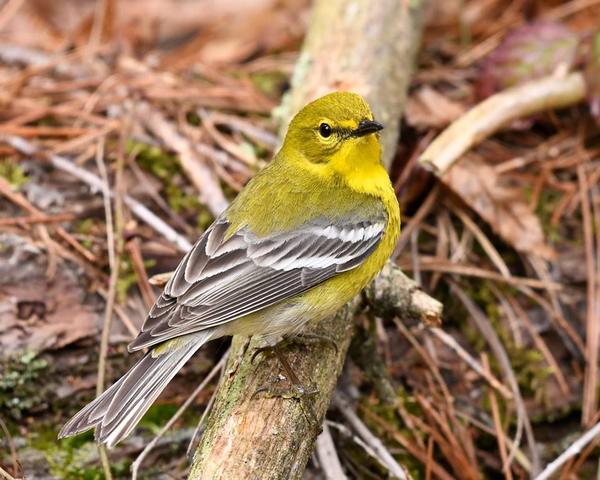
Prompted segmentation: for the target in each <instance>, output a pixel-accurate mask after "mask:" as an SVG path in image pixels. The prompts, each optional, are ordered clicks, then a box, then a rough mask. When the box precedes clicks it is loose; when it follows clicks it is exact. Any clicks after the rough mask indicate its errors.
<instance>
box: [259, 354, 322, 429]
mask: <svg viewBox="0 0 600 480" xmlns="http://www.w3.org/2000/svg"><path fill="white" fill-rule="evenodd" d="M257 350H259V351H258V352H254V355H253V357H252V360H254V358H255V356H256V355H257V354H258V353H261V352H265V351H268V352H269V353H272V354H274V355H275V356H276V357H277V360H278V361H279V363H280V364H281V366H282V367H283V370H284V372H285V374H286V375H287V379H286V378H285V377H284V376H283V375H278V377H277V380H275V381H273V382H269V383H268V384H266V385H263V386H261V387H259V388H257V389H256V391H255V392H254V393H253V394H252V397H254V396H255V395H258V394H259V393H264V394H265V395H266V396H267V397H269V398H274V397H281V398H287V399H296V400H298V401H299V402H300V408H301V409H302V414H303V415H304V417H305V418H306V420H307V421H308V422H309V423H310V424H312V425H318V423H319V422H318V420H317V415H316V414H315V412H314V411H313V409H312V408H311V406H310V405H307V404H306V403H305V402H304V400H305V399H306V398H305V397H308V396H311V395H315V394H317V393H318V392H319V390H318V389H317V388H316V387H312V388H311V389H307V388H306V387H304V385H302V383H301V382H300V379H299V378H298V376H297V375H296V373H295V372H294V370H293V369H292V366H291V365H290V363H289V362H288V359H287V358H286V357H285V355H284V354H283V353H282V352H281V350H280V344H277V345H274V346H271V347H263V348H261V349H257ZM282 380H288V381H289V383H290V384H291V386H287V385H286V386H284V385H281V384H279V382H281V381H282Z"/></svg>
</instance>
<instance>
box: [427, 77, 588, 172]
mask: <svg viewBox="0 0 600 480" xmlns="http://www.w3.org/2000/svg"><path fill="white" fill-rule="evenodd" d="M584 99H585V81H584V79H583V75H582V74H581V72H574V73H570V74H568V75H566V76H559V75H553V76H550V77H545V78H541V79H538V80H532V81H531V82H528V83H525V84H523V85H518V86H516V87H512V88H509V89H507V90H503V91H501V92H499V93H497V94H495V95H492V96H491V97H488V98H486V99H485V100H484V101H483V102H481V103H479V104H477V105H476V106H475V107H473V108H472V109H471V110H469V111H468V112H467V113H465V114H464V115H463V116H462V117H460V118H459V119H457V120H456V121H455V122H454V123H452V124H451V125H450V126H449V127H448V128H446V130H444V131H443V132H442V133H440V134H439V135H438V136H437V138H436V139H435V140H434V141H433V142H431V145H429V146H428V147H427V149H426V150H425V151H424V152H423V154H422V155H421V157H420V158H419V162H420V163H421V165H423V166H424V167H426V168H429V169H430V170H431V171H432V172H433V173H434V174H435V175H437V176H438V177H442V176H443V175H444V173H446V172H447V171H448V169H449V168H450V167H451V166H452V165H453V164H454V162H456V161H457V160H458V159H459V158H460V157H462V156H463V155H464V154H465V153H466V152H467V151H468V150H469V149H470V148H472V147H473V146H475V145H477V144H478V143H480V142H482V141H483V140H485V139H486V138H488V137H489V136H491V135H493V134H494V133H496V132H497V131H498V130H500V129H501V128H502V127H505V126H506V125H508V124H510V122H513V121H515V120H517V119H519V118H523V117H527V116H529V115H533V114H535V113H540V112H544V111H547V110H552V109H555V108H565V107H569V106H571V105H576V104H578V103H579V102H581V101H582V100H584Z"/></svg>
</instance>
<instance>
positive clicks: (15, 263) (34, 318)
mask: <svg viewBox="0 0 600 480" xmlns="http://www.w3.org/2000/svg"><path fill="white" fill-rule="evenodd" d="M0 247H1V248H0V352H2V354H10V353H12V352H17V351H25V350H28V351H35V352H39V351H42V350H47V349H55V348H61V347H64V346H65V345H68V344H70V343H73V342H75V341H77V340H79V339H81V338H84V337H88V336H91V335H95V334H96V332H97V331H98V325H99V324H100V317H99V315H98V313H97V312H96V311H95V309H94V308H93V307H91V306H90V305H89V303H86V302H85V300H86V297H87V292H86V291H85V290H84V288H83V285H82V281H81V272H79V271H78V269H77V268H76V267H74V266H72V265H69V264H67V263H65V262H63V263H61V264H60V266H59V268H58V270H57V272H56V275H55V276H54V277H53V278H52V279H48V278H47V276H46V255H45V254H44V252H42V251H41V250H39V249H38V248H37V247H35V246H34V245H33V244H31V243H29V242H28V241H27V240H25V239H23V238H21V237H18V236H16V235H2V236H0Z"/></svg>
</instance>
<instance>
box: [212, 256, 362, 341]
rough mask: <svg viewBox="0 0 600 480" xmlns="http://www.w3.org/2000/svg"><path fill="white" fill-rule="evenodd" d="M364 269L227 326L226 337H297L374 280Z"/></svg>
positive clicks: (332, 280) (326, 282)
mask: <svg viewBox="0 0 600 480" xmlns="http://www.w3.org/2000/svg"><path fill="white" fill-rule="evenodd" d="M360 270H361V268H360V267H359V268H358V269H356V270H352V271H350V272H346V273H344V274H342V275H339V276H337V277H334V278H332V279H330V280H327V281H325V282H323V283H322V284H320V285H318V286H317V287H315V288H312V289H310V290H308V291H306V292H304V293H301V294H299V295H296V296H294V297H291V298H289V299H286V300H283V301H282V302H279V303H277V304H275V305H272V306H270V307H267V308H265V309H263V310H259V311H258V312H254V313H252V314H250V315H246V316H245V317H242V318H240V319H238V320H236V321H234V322H231V324H229V325H227V327H226V328H227V331H226V332H224V333H223V334H224V335H248V336H251V335H260V336H278V335H286V334H287V335H290V334H294V333H298V332H299V331H300V330H301V329H302V327H303V326H304V325H305V324H306V323H308V322H318V321H319V320H322V319H323V318H326V317H328V316H329V315H333V314H334V313H335V312H337V311H338V310H339V309H340V308H342V307H343V306H344V305H345V304H346V303H348V302H349V301H350V300H352V298H354V297H355V296H356V295H357V294H358V293H359V292H360V291H361V289H362V288H363V287H364V286H365V285H366V284H367V283H368V282H369V281H370V280H371V276H372V275H368V274H367V273H366V272H365V274H361V273H362V272H361V271H360Z"/></svg>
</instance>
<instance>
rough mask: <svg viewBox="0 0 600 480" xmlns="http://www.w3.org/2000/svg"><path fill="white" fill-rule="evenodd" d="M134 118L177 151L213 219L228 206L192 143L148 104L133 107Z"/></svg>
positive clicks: (215, 177)
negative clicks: (134, 109) (137, 118)
mask: <svg viewBox="0 0 600 480" xmlns="http://www.w3.org/2000/svg"><path fill="white" fill-rule="evenodd" d="M136 115H138V117H139V119H140V121H141V122H142V123H143V124H144V125H145V126H146V128H147V129H148V130H150V131H152V133H154V134H155V135H156V136H157V137H158V138H160V139H161V141H162V142H163V143H164V144H165V145H166V146H167V147H168V148H170V149H172V150H174V151H175V152H177V154H178V155H179V160H180V162H181V166H182V168H183V170H184V171H185V173H186V175H187V176H188V177H189V178H190V180H191V181H192V183H193V184H194V185H195V186H196V188H197V189H198V191H199V194H200V202H201V203H202V204H204V205H206V206H207V207H208V209H209V210H210V211H211V213H212V214H213V215H214V216H215V217H216V216H218V215H219V214H220V213H221V212H222V211H223V210H225V208H226V207H227V204H228V202H227V199H226V198H225V195H224V194H223V190H222V189H221V185H220V184H219V179H218V178H217V176H216V175H215V172H214V171H213V170H211V169H210V168H209V167H208V166H207V165H206V163H205V162H204V161H203V160H202V158H200V156H199V155H198V153H197V152H196V151H195V150H194V147H193V146H192V144H191V142H190V141H189V140H188V139H187V138H186V137H184V136H183V135H181V134H180V133H179V132H178V131H177V129H176V128H175V127H174V126H173V124H171V123H169V122H168V121H167V120H166V119H165V118H164V117H163V115H162V114H161V113H160V112H158V111H156V110H154V109H152V107H151V106H150V105H149V104H148V103H140V104H139V105H138V106H137V107H136Z"/></svg>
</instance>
